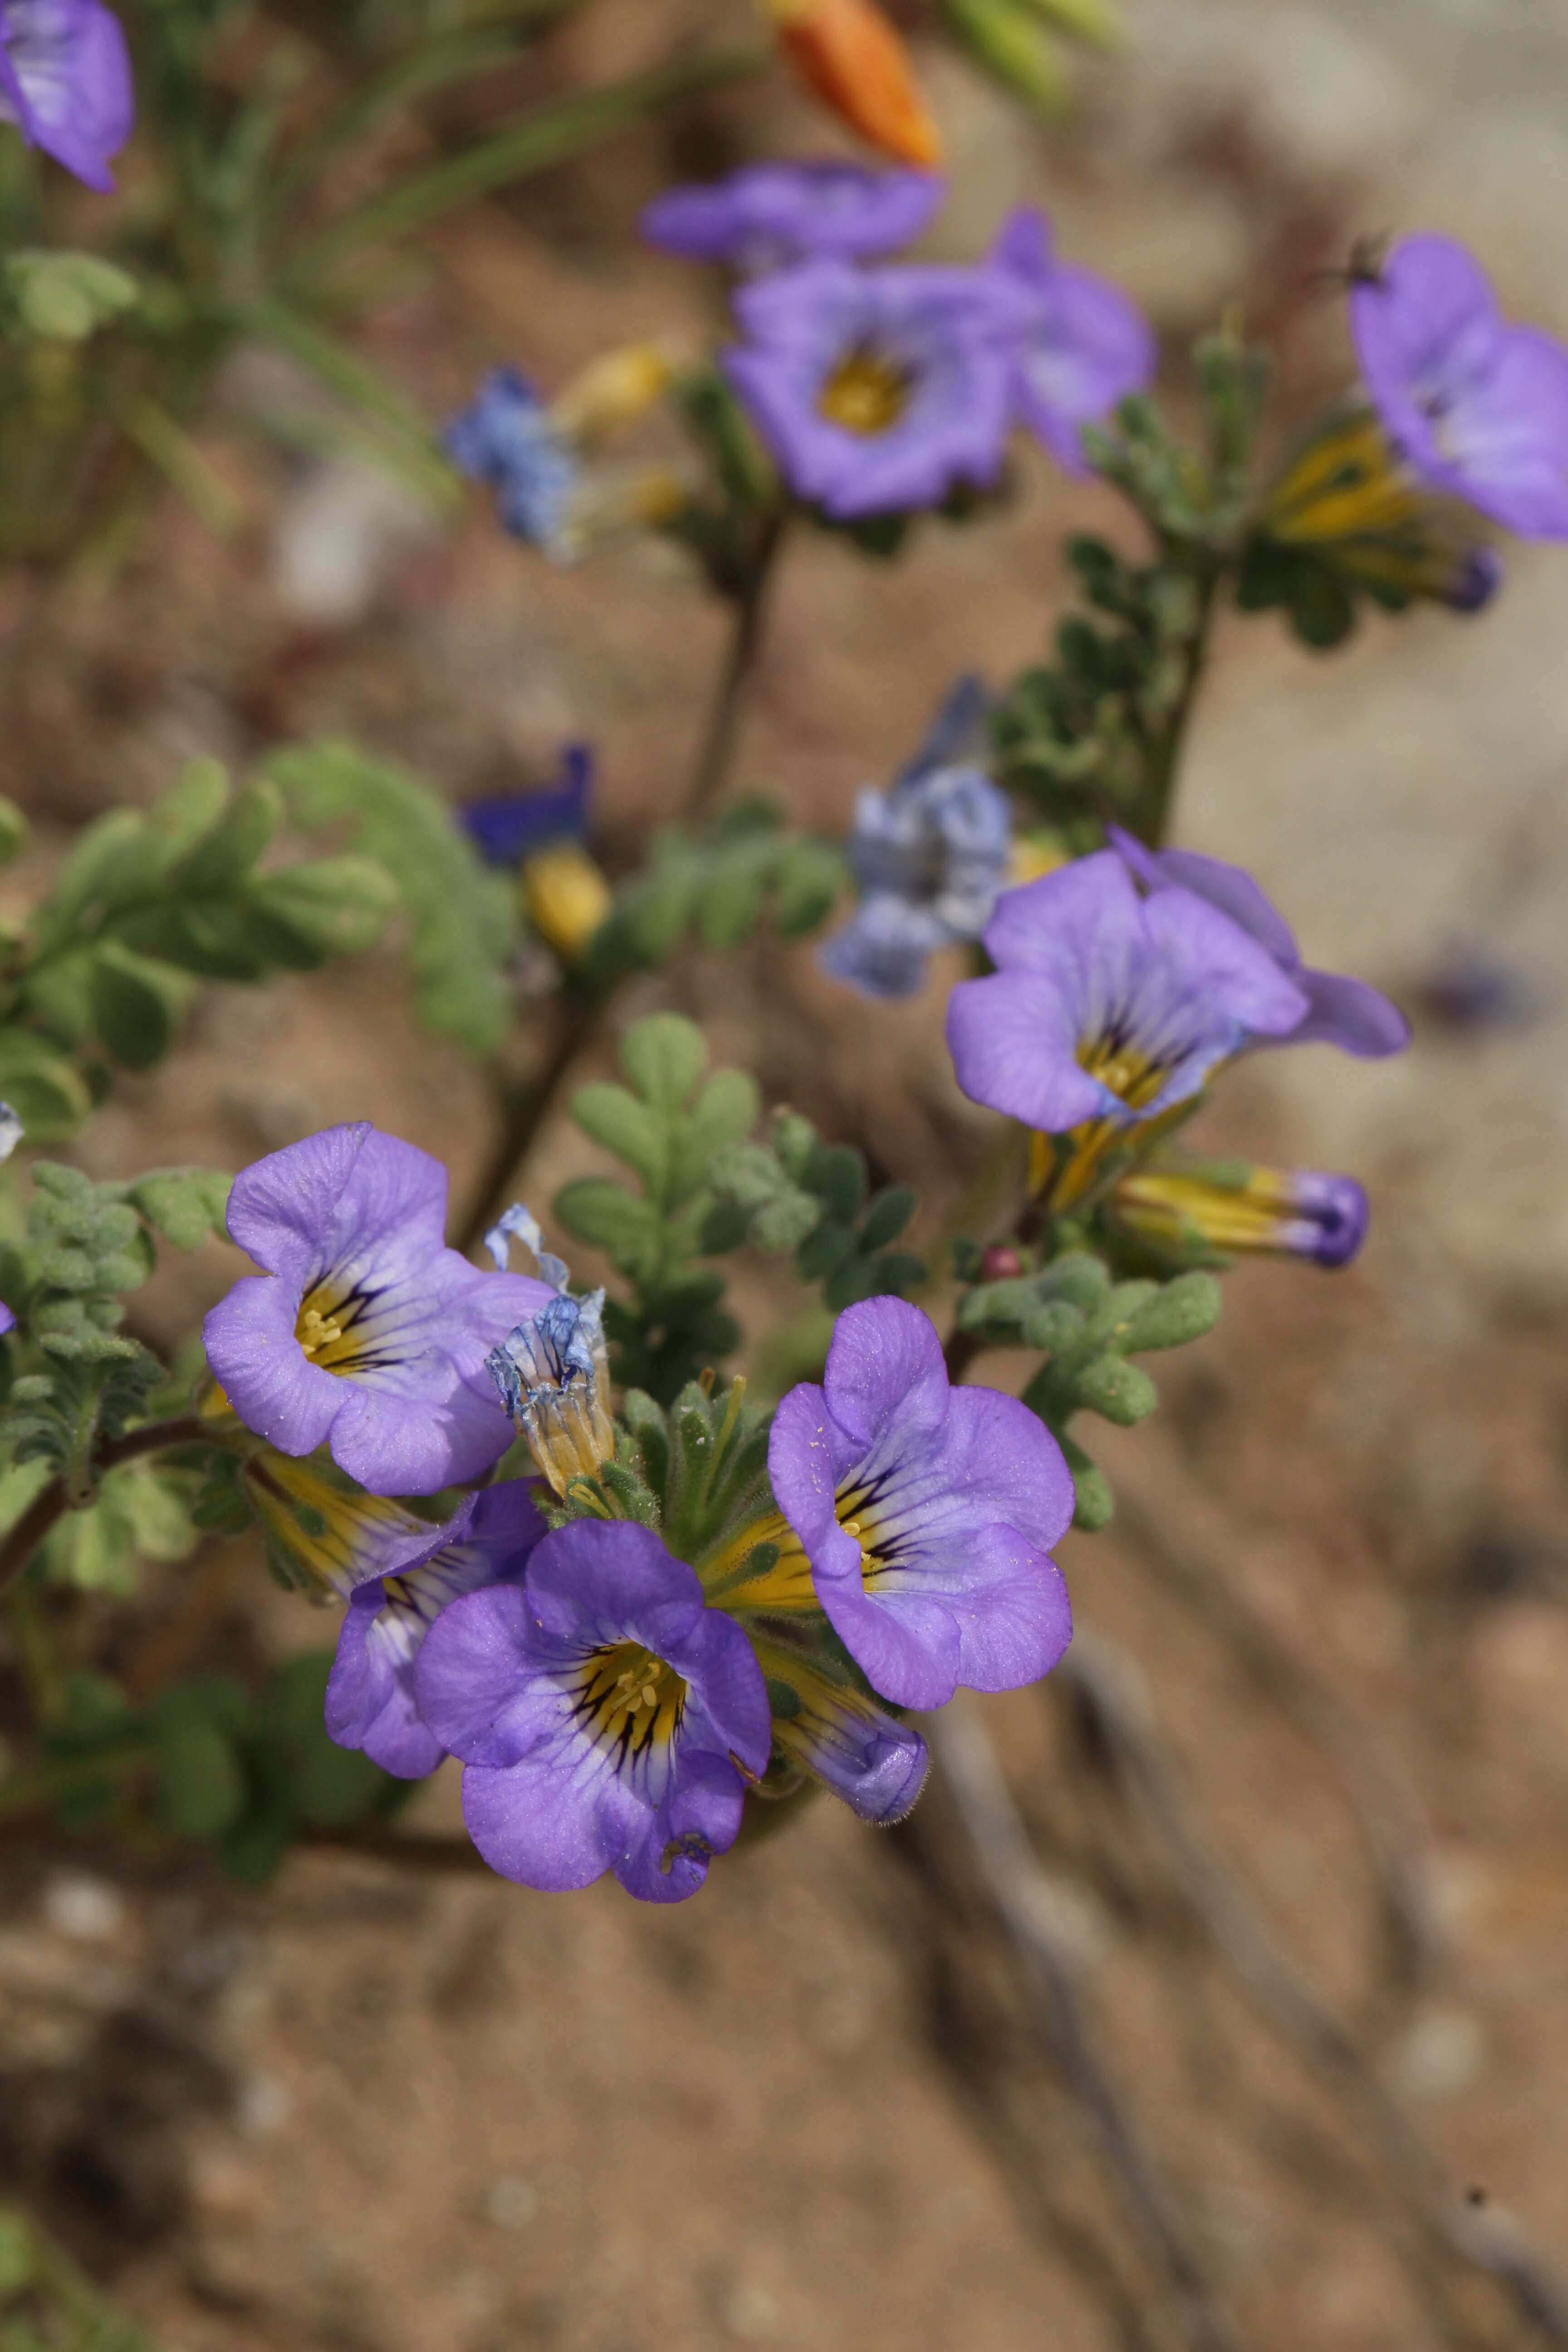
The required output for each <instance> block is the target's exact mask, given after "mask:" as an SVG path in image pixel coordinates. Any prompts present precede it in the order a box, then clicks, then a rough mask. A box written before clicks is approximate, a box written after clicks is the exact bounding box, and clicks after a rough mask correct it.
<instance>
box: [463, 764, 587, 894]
mask: <svg viewBox="0 0 1568 2352" xmlns="http://www.w3.org/2000/svg"><path fill="white" fill-rule="evenodd" d="M593 789H594V752H593V748H592V746H591V745H590V744H587V743H567V744H565V745H563V749H562V752H561V782H559V783H558V784H546V785H544V786H542V788H541V789H540V790H538V791H536V792H528V793H491V794H489V797H488V798H486V799H484V800H478V801H465V802H464V803H463V804H462V806H461V807H460V808H459V809H458V818H459V821H460V822H461V824H462V825H463V827H464V829H465V831H466V832H467V833H468V835H469V836H470V838H471V839H472V840H473V842H474V843H475V845H476V846H477V847H478V849H479V855H480V856H481V857H483V858H485V859H486V860H487V862H488V863H489V865H491V866H521V863H522V861H523V859H524V858H525V857H529V856H531V855H532V853H533V852H534V851H535V850H536V849H542V848H543V847H544V846H545V845H546V844H547V843H549V842H552V841H581V840H583V839H584V836H585V835H586V833H587V830H588V802H589V797H590V795H591V793H592V792H593Z"/></svg>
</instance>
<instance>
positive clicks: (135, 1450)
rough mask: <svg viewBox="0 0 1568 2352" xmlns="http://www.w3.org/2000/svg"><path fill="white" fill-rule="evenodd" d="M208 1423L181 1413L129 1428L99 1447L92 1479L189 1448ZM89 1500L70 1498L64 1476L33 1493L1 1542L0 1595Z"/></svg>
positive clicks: (207, 1431) (86, 1496)
mask: <svg viewBox="0 0 1568 2352" xmlns="http://www.w3.org/2000/svg"><path fill="white" fill-rule="evenodd" d="M211 1435H212V1428H211V1425H210V1423H206V1422H205V1421H202V1420H200V1419H199V1418H198V1417H197V1415H196V1414H195V1413H180V1414H178V1415H176V1416H175V1418H174V1419H173V1420H172V1421H151V1422H147V1423H144V1424H143V1426H142V1428H140V1429H133V1430H132V1431H130V1432H129V1433H128V1434H127V1435H125V1436H124V1437H115V1438H111V1439H110V1442H109V1444H107V1445H102V1446H100V1447H99V1449H98V1451H97V1454H96V1456H95V1457H94V1458H93V1459H92V1461H91V1465H90V1468H91V1474H92V1477H93V1479H94V1481H96V1480H98V1479H100V1478H101V1477H103V1476H104V1475H105V1474H106V1473H107V1472H108V1471H110V1470H117V1469H118V1468H119V1466H120V1465H121V1463H122V1462H134V1461H135V1460H136V1458H137V1456H138V1455H139V1454H157V1453H160V1452H162V1450H163V1448H164V1447H165V1446H169V1445H191V1444H195V1443H197V1442H198V1441H199V1440H200V1439H202V1438H209V1437H211ZM90 1500H91V1496H90V1494H83V1495H80V1496H79V1498H78V1499H74V1500H73V1496H72V1493H71V1489H70V1486H69V1484H68V1480H67V1479H65V1478H51V1479H50V1481H49V1483H48V1485H47V1486H46V1487H44V1488H43V1489H42V1491H41V1492H40V1493H39V1494H37V1495H35V1496H34V1497H33V1500H32V1501H31V1502H30V1503H29V1504H28V1506H27V1507H26V1510H25V1511H24V1512H23V1514H22V1516H21V1517H20V1518H19V1519H18V1520H17V1522H16V1526H15V1527H14V1528H12V1529H11V1532H10V1534H9V1535H8V1536H6V1537H5V1540H4V1541H3V1542H0V1594H4V1593H6V1592H8V1591H10V1589H11V1587H12V1585H13V1584H15V1583H16V1579H17V1578H18V1577H19V1576H20V1575H21V1573H22V1571H23V1570H24V1569H25V1568H26V1565H27V1563H28V1561H29V1560H30V1559H32V1557H33V1555H34V1553H35V1552H36V1551H37V1549H38V1547H39V1545H40V1544H41V1543H42V1542H43V1541H44V1539H45V1538H46V1537H47V1535H48V1534H49V1533H50V1531H51V1529H52V1528H54V1526H55V1524H56V1522H57V1520H58V1519H61V1518H63V1517H64V1516H65V1514H66V1512H67V1511H68V1510H73V1509H76V1510H79V1509H81V1508H82V1507H83V1506H84V1504H85V1503H87V1502H89V1501H90Z"/></svg>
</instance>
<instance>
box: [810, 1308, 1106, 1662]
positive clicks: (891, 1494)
mask: <svg viewBox="0 0 1568 2352" xmlns="http://www.w3.org/2000/svg"><path fill="white" fill-rule="evenodd" d="M768 1476H769V1479H770V1480H771V1482H772V1485H773V1495H774V1497H775V1499H776V1500H777V1502H778V1505H779V1507H780V1509H781V1510H782V1511H783V1513H784V1517H785V1518H786V1519H787V1520H788V1521H789V1523H790V1525H791V1526H792V1527H793V1528H794V1529H795V1533H796V1535H797V1536H798V1537H799V1538H800V1541H801V1543H802V1545H803V1547H804V1549H805V1555H806V1558H807V1559H808V1560H809V1561H810V1563H811V1576H812V1582H813V1584H814V1585H815V1587H816V1596H817V1599H818V1600H819V1601H820V1602H821V1604H822V1607H823V1609H824V1610H825V1612H826V1615H827V1618H828V1621H829V1622H830V1623H831V1625H832V1626H833V1629H834V1631H835V1633H837V1635H838V1637H839V1639H840V1640H841V1641H842V1642H843V1643H844V1646H845V1648H846V1649H847V1651H848V1653H849V1654H850V1656H851V1657H852V1658H853V1659H854V1660H855V1663H856V1664H857V1665H858V1666H859V1667H860V1669H861V1671H862V1672H863V1673H864V1674H865V1675H866V1677H867V1679H868V1682H869V1683H870V1684H871V1685H872V1687H873V1688H874V1689H875V1690H878V1691H880V1693H881V1694H882V1696H883V1697H884V1698H887V1699H890V1700H891V1701H892V1703H893V1705H894V1706H922V1707H924V1706H943V1705H945V1703H946V1702H947V1700H948V1699H950V1698H951V1697H952V1694H953V1692H954V1690H955V1689H956V1688H957V1686H958V1685H959V1684H960V1683H963V1684H964V1685H967V1686H968V1687H969V1688H970V1689H973V1690H1012V1689H1015V1688H1016V1686H1017V1685H1020V1684H1022V1683H1031V1682H1035V1681H1037V1680H1038V1678H1039V1676H1040V1675H1045V1674H1048V1673H1049V1672H1050V1669H1051V1668H1052V1666H1054V1665H1055V1664H1056V1662H1057V1660H1058V1658H1059V1657H1060V1656H1061V1654H1062V1652H1063V1651H1064V1650H1065V1649H1066V1648H1067V1645H1068V1640H1069V1639H1070V1637H1071V1633H1072V1615H1071V1612H1070V1610H1069V1609H1068V1597H1067V1588H1066V1587H1065V1585H1064V1584H1063V1582H1062V1580H1061V1576H1060V1574H1059V1572H1058V1569H1057V1566H1056V1563H1055V1561H1054V1560H1052V1559H1050V1558H1049V1557H1048V1554H1049V1549H1050V1546H1051V1545H1052V1544H1054V1543H1055V1542H1056V1541H1057V1540H1058V1538H1059V1537H1061V1536H1063V1535H1064V1534H1065V1533H1066V1532H1067V1528H1068V1523H1069V1522H1070V1520H1071V1518H1072V1514H1073V1503H1074V1495H1073V1482H1072V1477H1071V1475H1070V1473H1069V1472H1068V1466H1067V1464H1066V1463H1065V1462H1064V1461H1063V1459H1062V1454H1061V1449H1060V1447H1059V1446H1058V1444H1057V1442H1056V1440H1055V1439H1054V1438H1053V1437H1052V1436H1051V1435H1050V1433H1049V1432H1048V1431H1047V1430H1046V1429H1045V1428H1044V1427H1043V1426H1042V1425H1041V1423H1039V1422H1038V1421H1037V1419H1036V1417H1035V1415H1034V1414H1033V1413H1032V1412H1030V1411H1029V1409H1028V1407H1027V1406H1026V1405H1025V1404H1022V1403H1020V1402H1019V1401H1018V1399H1017V1398H1016V1397H1009V1396H1004V1395H1002V1394H1001V1393H1000V1391H997V1390H995V1389H984V1388H956V1389H954V1388H950V1387H949V1385H948V1377H947V1367H946V1365H945V1363H944V1362H943V1360H942V1343H941V1341H940V1340H939V1339H938V1338H937V1335H936V1331H935V1328H934V1327H933V1325H932V1323H931V1318H930V1317H929V1316H927V1315H922V1314H921V1310H920V1308H919V1307H911V1306H910V1305H909V1304H908V1302H907V1301H906V1300H904V1299H901V1298H868V1299H863V1300H862V1301H861V1302H860V1303H859V1305H858V1306H855V1307H847V1308H846V1309H845V1311H844V1313H843V1314H842V1315H841V1316H840V1317H839V1318H838V1321H837V1325H836V1326H835V1328H834V1333H833V1341H832V1345H831V1346H830V1347H829V1349H828V1351H827V1366H826V1371H825V1373H824V1375H823V1385H822V1386H821V1387H820V1388H817V1387H816V1386H815V1385H814V1384H812V1383H810V1382H803V1383H802V1385H801V1386H800V1387H799V1388H795V1389H792V1390H791V1391H790V1392H789V1394H788V1396H786V1397H785V1398H784V1402H783V1403H782V1404H781V1405H780V1406H779V1409H778V1412H777V1413H776V1414H775V1415H774V1419H773V1434H772V1437H771V1439H770V1442H769V1445H768Z"/></svg>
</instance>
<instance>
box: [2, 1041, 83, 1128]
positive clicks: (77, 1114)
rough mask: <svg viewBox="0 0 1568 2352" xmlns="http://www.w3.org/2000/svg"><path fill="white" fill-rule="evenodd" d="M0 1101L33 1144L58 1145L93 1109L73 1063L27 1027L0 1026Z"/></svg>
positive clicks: (79, 1074)
mask: <svg viewBox="0 0 1568 2352" xmlns="http://www.w3.org/2000/svg"><path fill="white" fill-rule="evenodd" d="M0 1101H5V1102H8V1103H9V1104H10V1106H11V1108H12V1109H13V1110H14V1111H15V1112H16V1116H17V1118H19V1119H20V1120H21V1122H22V1125H23V1127H24V1128H25V1129H26V1132H27V1136H28V1139H29V1140H30V1141H31V1142H34V1143H58V1142H63V1141H64V1140H65V1139H67V1138H68V1136H72V1135H74V1134H75V1133H76V1131H77V1129H78V1128H79V1127H80V1126H81V1124H82V1122H83V1120H84V1119H85V1118H87V1117H88V1116H89V1113H90V1111H91V1109H92V1096H91V1094H90V1093H89V1090H88V1085H87V1080H86V1079H85V1078H84V1077H83V1076H82V1074H81V1072H80V1071H79V1069H78V1068H77V1066H76V1065H75V1063H74V1062H71V1061H68V1059H67V1058H66V1056H65V1055H63V1054H62V1053H61V1052H60V1051H59V1049H58V1046H55V1045H50V1044H49V1042H48V1040H47V1038H44V1037H38V1036H36V1035H35V1034H33V1032H32V1031H31V1030H27V1029H16V1028H0Z"/></svg>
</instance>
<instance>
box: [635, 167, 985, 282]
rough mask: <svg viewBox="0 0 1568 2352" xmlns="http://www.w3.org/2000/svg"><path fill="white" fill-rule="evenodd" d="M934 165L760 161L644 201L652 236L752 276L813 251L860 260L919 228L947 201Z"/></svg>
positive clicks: (908, 238) (645, 229)
mask: <svg viewBox="0 0 1568 2352" xmlns="http://www.w3.org/2000/svg"><path fill="white" fill-rule="evenodd" d="M943 186H944V183H943V181H942V179H941V178H940V177H939V176H938V175H937V174H936V173H932V172H911V171H907V170H900V171H890V172H868V171H867V170H866V169H865V168H864V167H863V166H862V165H860V164H858V163H753V164H752V165H750V166H749V167H748V168H747V169H746V170H745V171H742V172H731V173H730V175H729V177H728V178H727V179H723V180H716V181H714V182H712V183H711V184H710V185H708V186H706V187H689V188H670V189H668V190H667V191H666V192H665V194H663V195H662V196H656V197H655V198H654V200H653V202H652V204H651V205H646V206H645V207H644V210H643V215H642V220H641V223H640V226H641V228H642V233H643V235H644V236H646V237H647V240H648V243H649V244H650V245H658V246H662V247H664V249H665V251H666V252H667V253H679V254H683V255H684V256H685V257H686V258H687V259H688V260H689V261H728V262H731V263H732V264H733V265H734V267H735V268H737V269H741V270H743V271H744V272H745V273H746V275H747V276H748V277H755V276H757V275H759V274H760V273H761V272H762V271H763V270H768V269H777V268H781V267H782V266H783V265H784V263H786V262H791V261H803V260H805V259H807V258H808V257H810V256H812V255H814V254H833V255H836V256H837V257H839V258H841V259H845V260H851V261H854V260H863V259H865V258H867V257H868V256H870V255H872V254H877V253H892V252H894V251H896V249H897V248H898V247H900V246H901V245H909V244H910V243H912V241H913V240H914V239H915V238H916V237H917V236H919V235H920V233H921V230H922V229H923V228H924V227H925V226H926V223H927V222H928V221H929V220H930V219H931V215H932V214H933V213H934V212H935V210H936V208H937V205H939V204H940V203H941V202H942V191H943Z"/></svg>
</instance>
